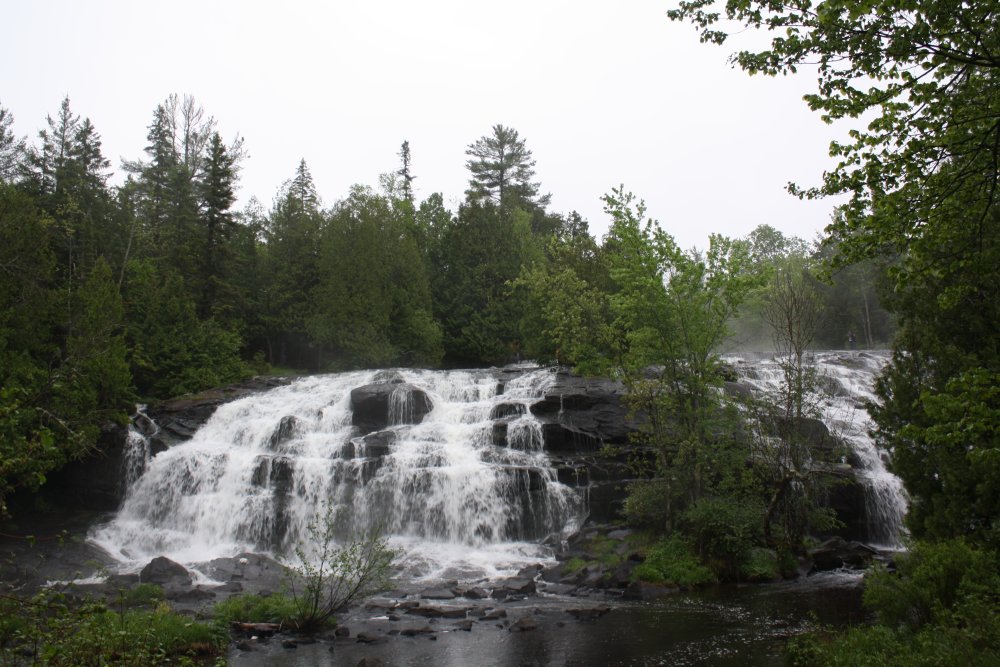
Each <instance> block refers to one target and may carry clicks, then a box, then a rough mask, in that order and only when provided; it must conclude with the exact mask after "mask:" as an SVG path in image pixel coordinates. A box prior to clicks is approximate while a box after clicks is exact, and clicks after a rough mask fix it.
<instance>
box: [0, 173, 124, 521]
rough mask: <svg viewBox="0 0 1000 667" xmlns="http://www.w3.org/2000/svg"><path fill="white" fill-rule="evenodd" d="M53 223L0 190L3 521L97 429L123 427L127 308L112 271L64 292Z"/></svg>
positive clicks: (22, 198) (101, 269) (95, 272)
mask: <svg viewBox="0 0 1000 667" xmlns="http://www.w3.org/2000/svg"><path fill="white" fill-rule="evenodd" d="M51 227H52V224H51V220H50V219H49V218H46V217H45V216H44V215H43V214H42V212H41V211H40V210H39V209H38V208H37V207H36V206H35V205H34V202H33V200H32V198H30V197H28V196H26V195H24V194H23V193H20V192H18V191H16V190H15V189H14V188H11V187H9V186H4V185H0V272H2V274H3V280H0V514H3V513H4V512H5V505H4V503H3V499H4V497H5V496H6V495H7V494H9V493H10V492H11V491H13V490H14V489H16V488H20V487H23V488H27V489H36V488H38V487H39V486H40V485H41V484H42V483H44V481H45V475H46V473H48V472H49V471H50V470H53V469H55V468H58V467H60V466H61V465H63V464H64V463H65V462H67V461H69V460H72V459H73V458H76V457H79V456H81V455H83V454H84V453H85V452H86V451H88V450H89V449H90V448H91V447H93V445H94V443H95V442H96V439H97V435H98V433H99V428H100V425H101V424H103V423H104V422H107V421H122V420H124V419H125V414H124V410H125V408H126V407H127V406H128V405H129V403H130V402H131V398H132V392H131V386H130V385H131V378H130V376H129V372H128V367H127V365H126V364H125V353H126V351H125V345H124V341H123V340H122V337H121V332H120V327H121V324H122V305H121V299H120V297H119V295H118V291H117V288H116V286H115V285H114V283H113V281H112V278H111V271H110V268H109V266H108V265H107V263H105V262H104V261H103V260H102V259H98V260H97V261H96V262H95V264H94V265H93V267H92V269H91V270H90V272H89V274H88V275H87V277H86V279H85V280H83V281H82V283H80V284H79V285H74V286H73V288H72V290H67V289H64V286H63V285H62V281H61V279H60V277H59V271H58V264H57V262H56V255H55V253H53V252H52V250H51V247H50V245H49V238H50V230H51Z"/></svg>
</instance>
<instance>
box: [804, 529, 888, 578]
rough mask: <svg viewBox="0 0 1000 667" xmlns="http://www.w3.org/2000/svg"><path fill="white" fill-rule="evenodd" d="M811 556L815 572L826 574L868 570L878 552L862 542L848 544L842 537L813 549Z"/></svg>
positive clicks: (834, 538)
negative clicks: (828, 572)
mask: <svg viewBox="0 0 1000 667" xmlns="http://www.w3.org/2000/svg"><path fill="white" fill-rule="evenodd" d="M809 555H810V556H811V557H812V562H813V570H814V571H817V572H826V571H829V570H840V569H849V570H857V569H862V568H866V567H868V566H869V565H871V562H872V559H873V558H875V556H877V555H878V552H877V551H876V550H875V549H872V548H871V547H869V546H868V545H866V544H862V543H860V542H848V541H847V540H845V539H844V538H842V537H832V538H830V539H829V540H827V541H826V542H823V543H822V544H821V545H819V546H818V547H816V548H815V549H812V550H811V551H810V552H809Z"/></svg>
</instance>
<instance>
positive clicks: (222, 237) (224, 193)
mask: <svg viewBox="0 0 1000 667" xmlns="http://www.w3.org/2000/svg"><path fill="white" fill-rule="evenodd" d="M236 178H237V175H236V164H235V158H234V156H233V155H232V154H231V153H230V152H229V150H228V149H227V148H226V145H225V144H224V143H223V142H222V137H221V136H220V135H219V133H218V132H216V133H215V134H213V135H212V138H211V140H210V141H209V144H208V150H207V154H206V157H205V163H204V173H203V174H202V178H201V180H200V181H199V189H200V195H201V209H202V210H201V215H200V221H201V227H202V237H203V239H202V242H203V243H204V248H203V252H202V265H201V271H200V276H199V278H200V280H199V282H200V283H201V285H200V288H201V296H200V299H199V303H198V315H199V317H201V318H202V319H206V318H208V317H209V316H210V315H211V314H212V313H213V311H214V310H217V309H218V308H217V305H218V304H216V299H217V298H219V297H220V296H221V294H220V293H221V292H224V291H228V288H227V286H226V285H225V284H224V283H225V281H226V277H227V276H226V271H227V268H228V264H229V260H230V252H231V249H230V247H229V244H230V241H231V240H232V236H233V226H234V225H235V221H234V219H233V212H232V211H231V210H230V209H231V207H232V205H233V203H234V202H235V201H236Z"/></svg>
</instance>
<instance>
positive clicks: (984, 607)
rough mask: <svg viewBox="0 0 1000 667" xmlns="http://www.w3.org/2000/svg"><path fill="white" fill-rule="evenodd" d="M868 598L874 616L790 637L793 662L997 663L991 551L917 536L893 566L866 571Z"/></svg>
mask: <svg viewBox="0 0 1000 667" xmlns="http://www.w3.org/2000/svg"><path fill="white" fill-rule="evenodd" d="M866 582H867V583H866V588H865V594H864V600H865V605H866V606H868V607H869V608H871V609H873V610H875V611H876V612H877V613H878V618H879V624H878V625H875V626H873V627H868V628H854V629H852V630H851V631H849V632H848V633H846V634H844V635H842V636H835V637H829V636H825V635H812V636H809V637H805V638H800V639H798V640H796V641H794V642H793V643H792V644H791V645H790V647H789V652H788V657H789V662H790V664H792V665H802V666H805V665H809V666H810V667H811V666H812V665H826V666H836V667H839V666H840V665H844V666H846V665H886V666H895V665H899V666H900V667H902V666H904V665H905V666H907V667H909V666H910V665H917V666H922V665H925V666H927V667H931V666H932V665H934V666H936V665H966V666H967V667H973V666H978V665H983V666H984V667H985V666H986V665H997V664H1000V598H998V596H997V591H998V590H1000V568H998V557H997V555H996V554H994V553H992V552H986V551H979V550H976V549H973V548H972V547H970V546H969V545H968V544H966V543H965V542H963V541H960V540H954V541H950V542H941V543H937V544H919V545H917V546H915V547H914V548H913V550H912V551H911V552H910V553H908V554H905V555H903V556H901V557H900V559H899V561H898V570H897V572H895V573H891V572H888V571H886V570H885V569H881V570H876V571H874V572H872V573H870V574H869V575H867V576H866Z"/></svg>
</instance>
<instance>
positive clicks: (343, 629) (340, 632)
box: [333, 625, 351, 639]
mask: <svg viewBox="0 0 1000 667" xmlns="http://www.w3.org/2000/svg"><path fill="white" fill-rule="evenodd" d="M333 635H334V636H335V637H340V638H341V639H343V638H346V637H350V636H351V629H350V628H349V627H347V626H346V625H338V626H337V629H336V630H334V631H333Z"/></svg>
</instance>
